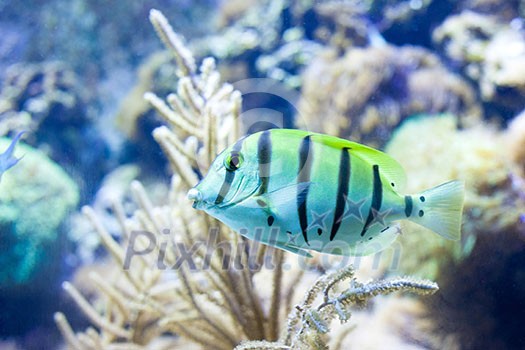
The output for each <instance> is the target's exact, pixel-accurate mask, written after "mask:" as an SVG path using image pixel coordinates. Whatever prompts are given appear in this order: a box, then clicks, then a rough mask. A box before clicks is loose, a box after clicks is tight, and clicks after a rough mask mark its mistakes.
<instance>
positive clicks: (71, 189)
mask: <svg viewBox="0 0 525 350" xmlns="http://www.w3.org/2000/svg"><path fill="white" fill-rule="evenodd" d="M10 142H11V140H9V139H7V138H1V139H0V150H3V149H6V148H7V147H8V146H9V144H10ZM16 148H17V149H16V151H15V155H16V157H23V158H22V159H21V160H20V161H19V162H18V164H16V165H15V166H14V167H13V168H11V169H9V171H7V172H6V173H4V174H3V175H2V180H1V182H0V238H1V239H0V246H1V253H0V286H12V285H17V284H24V283H26V282H28V281H30V280H31V279H32V278H33V277H34V276H35V274H36V272H37V271H38V269H39V266H40V265H41V264H43V263H45V262H46V260H47V258H48V257H49V256H50V255H52V254H53V253H54V252H53V247H52V244H53V242H54V241H55V240H56V238H57V237H58V227H59V225H60V223H61V222H62V220H63V219H64V217H65V216H66V214H67V213H68V211H69V210H70V209H72V208H74V207H75V206H76V204H77V203H78V200H79V194H78V187H77V185H76V184H75V183H74V182H73V180H71V178H70V177H69V176H68V175H67V174H66V173H65V172H64V170H62V168H60V166H58V165H57V164H55V163H54V162H53V161H51V160H50V159H49V158H48V157H47V156H46V155H45V154H43V153H42V152H40V151H38V150H36V149H33V148H31V147H29V146H27V145H23V144H19V145H17V146H16ZM44 265H45V264H44Z"/></svg>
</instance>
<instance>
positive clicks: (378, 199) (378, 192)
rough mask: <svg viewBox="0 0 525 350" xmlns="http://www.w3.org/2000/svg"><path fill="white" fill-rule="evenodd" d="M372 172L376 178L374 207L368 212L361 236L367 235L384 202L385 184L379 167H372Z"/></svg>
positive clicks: (373, 189) (373, 198) (373, 195)
mask: <svg viewBox="0 0 525 350" xmlns="http://www.w3.org/2000/svg"><path fill="white" fill-rule="evenodd" d="M372 172H373V177H374V183H373V188H372V205H371V206H370V210H369V211H368V217H367V218H366V222H365V224H364V226H363V230H361V236H364V235H365V233H366V230H368V227H370V224H371V223H372V221H373V220H374V210H375V211H376V212H378V211H379V209H380V208H381V203H382V201H383V184H382V183H381V176H380V175H379V166H378V165H377V164H374V165H373V166H372Z"/></svg>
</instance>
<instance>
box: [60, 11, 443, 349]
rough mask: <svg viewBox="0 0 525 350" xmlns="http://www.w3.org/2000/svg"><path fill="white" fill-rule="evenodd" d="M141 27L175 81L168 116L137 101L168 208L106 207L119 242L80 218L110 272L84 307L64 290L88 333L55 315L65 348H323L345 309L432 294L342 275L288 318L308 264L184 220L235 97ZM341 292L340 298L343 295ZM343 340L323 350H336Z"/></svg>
mask: <svg viewBox="0 0 525 350" xmlns="http://www.w3.org/2000/svg"><path fill="white" fill-rule="evenodd" d="M150 19H151V21H152V23H153V25H154V26H155V28H156V30H157V32H158V34H159V36H160V38H161V39H162V41H163V42H164V43H165V44H166V46H167V47H168V48H169V49H170V51H171V52H172V54H174V56H175V59H176V61H177V66H178V74H179V81H178V90H177V93H174V94H171V95H169V96H168V97H167V101H168V103H169V105H168V104H166V103H165V102H164V101H163V100H162V99H161V98H159V97H158V96H156V95H154V94H152V93H148V94H146V96H145V97H146V99H147V100H148V101H149V102H150V103H151V104H152V105H153V106H154V107H155V109H156V110H157V111H158V113H159V114H160V115H161V116H162V117H163V118H164V119H165V120H166V122H167V124H168V126H161V127H159V128H157V129H156V130H155V131H154V137H155V139H156V140H157V141H158V142H159V144H160V145H161V147H162V149H163V150H164V152H165V154H166V156H167V157H168V159H169V162H170V164H171V166H172V167H173V169H174V171H175V175H174V176H173V178H172V183H171V188H170V193H169V200H168V203H166V204H165V205H157V206H155V205H154V204H153V203H152V202H151V200H150V198H149V196H148V195H147V194H146V191H145V189H144V187H143V186H142V185H141V184H140V183H139V182H133V183H132V186H131V189H132V193H133V196H134V198H135V202H136V203H137V206H138V210H137V211H135V213H134V214H133V216H131V217H126V216H125V214H124V209H123V208H122V206H121V205H119V204H115V206H114V215H115V216H116V218H117V219H118V221H119V224H120V227H121V228H120V229H121V232H122V239H121V241H120V242H117V241H116V240H115V239H114V238H112V237H111V235H110V234H109V233H108V231H107V230H106V228H105V227H104V225H103V223H102V222H101V221H100V219H99V218H98V217H97V216H96V215H95V213H94V211H93V209H91V208H88V207H85V208H84V210H83V211H84V213H85V214H86V215H87V217H88V218H89V220H90V221H91V223H92V224H93V225H94V227H95V229H96V231H97V233H98V234H99V236H100V238H101V240H102V242H103V244H104V246H105V247H106V249H107V250H108V251H109V253H110V255H111V260H110V261H109V262H107V266H106V267H105V268H104V274H105V275H106V276H105V278H102V277H101V276H100V274H97V273H91V274H89V277H88V278H89V282H87V283H89V284H91V285H94V286H95V287H96V290H95V291H94V295H92V296H91V297H90V298H89V299H88V298H86V297H85V296H84V295H85V294H83V293H82V291H81V290H79V289H78V287H75V286H74V285H73V284H71V283H68V282H66V283H64V289H65V290H66V292H67V293H68V294H69V295H70V297H71V298H72V299H73V300H74V301H75V303H76V304H77V305H78V307H79V308H80V309H81V310H82V312H83V313H84V314H85V315H86V317H87V318H88V319H89V320H90V322H91V323H92V324H93V327H89V328H87V330H86V331H85V332H78V333H75V332H74V331H73V329H72V328H71V326H70V324H69V322H68V321H67V319H66V318H65V315H64V314H62V313H60V312H59V313H56V314H55V321H56V323H57V325H58V327H59V329H60V331H61V332H62V334H63V336H64V339H65V340H66V342H67V343H68V346H70V347H71V348H74V349H92V348H105V349H122V348H125V349H154V348H174V347H175V346H177V345H178V346H182V345H184V346H187V345H189V344H190V343H191V344H198V345H200V346H201V347H203V348H207V349H212V348H213V349H231V348H233V347H235V346H238V348H239V349H248V348H283V347H286V348H290V347H295V346H296V345H297V346H303V347H305V346H307V347H309V348H324V346H325V345H324V344H327V343H328V341H329V339H330V334H329V333H328V331H329V327H330V326H331V320H333V319H335V318H339V319H340V320H341V321H347V320H348V319H349V317H350V314H349V309H348V308H349V307H350V306H351V305H361V306H362V305H363V304H364V303H366V302H367V301H368V299H370V298H372V297H373V296H376V295H379V294H388V293H392V292H394V291H408V292H415V293H420V294H431V293H433V292H435V291H436V290H437V285H436V284H435V283H433V282H429V281H425V280H421V281H418V280H414V279H412V278H408V277H407V278H394V279H391V280H378V281H371V282H367V283H359V282H357V281H356V279H355V278H354V273H353V269H352V268H351V267H347V268H345V269H342V270H340V271H336V272H332V273H329V274H326V275H323V276H321V277H320V278H319V279H318V280H317V282H315V283H314V284H313V285H312V287H310V288H309V289H306V290H307V293H306V295H305V297H304V299H303V301H302V303H300V304H299V305H298V306H297V307H296V308H295V309H294V310H293V311H292V306H293V305H294V303H295V302H296V298H297V297H299V296H300V294H301V291H302V290H304V289H303V288H302V286H303V285H304V284H305V283H306V284H307V285H308V284H310V280H311V279H312V278H315V277H317V276H318V273H317V272H315V270H314V271H308V270H307V268H308V264H306V263H305V262H304V261H302V258H300V259H299V260H298V258H297V256H295V255H291V254H288V253H285V252H283V251H280V250H273V249H272V248H270V247H266V246H262V245H258V244H250V242H249V241H246V240H245V239H244V238H242V237H241V236H239V235H237V234H235V233H233V232H231V231H230V230H229V229H228V228H227V227H225V226H224V225H222V224H220V223H219V222H217V221H215V220H213V219H211V218H210V217H208V216H206V215H205V214H202V213H201V212H198V211H195V210H193V209H192V208H191V206H190V205H189V203H188V201H187V200H186V199H185V198H184V197H185V194H186V191H187V189H188V188H190V187H191V186H193V185H194V184H195V183H196V182H197V181H198V178H199V173H200V170H199V169H202V170H205V169H207V168H208V167H209V165H210V163H211V161H212V160H213V157H214V156H215V154H217V152H218V151H219V150H220V149H222V148H223V147H224V146H225V145H226V144H227V143H230V142H232V141H233V140H235V139H236V138H237V137H238V136H239V120H238V119H239V118H238V117H239V113H240V103H241V98H240V94H239V92H238V91H236V90H234V89H233V87H232V86H231V85H229V84H221V83H220V75H219V74H218V72H217V70H216V68H215V64H214V61H213V60H212V59H210V58H208V59H205V60H203V62H202V64H201V66H200V68H199V69H197V64H196V62H195V59H194V58H193V56H192V54H191V53H190V52H189V51H188V50H187V49H186V47H185V46H184V45H183V44H182V41H181V38H180V37H179V36H178V35H177V34H175V33H174V32H173V30H172V28H171V27H170V26H169V24H168V22H167V20H166V19H165V18H164V16H163V15H162V14H161V13H160V12H159V11H156V10H152V11H151V14H150ZM214 247H215V249H214ZM348 281H349V282H350V286H349V287H347V286H344V282H348ZM84 293H86V291H84ZM318 300H320V301H319V303H317V301H318ZM287 315H290V316H289V318H288V323H287V324H286V326H285V323H284V321H285V318H286V316H287ZM95 327H96V328H95ZM283 327H284V328H285V331H284V332H281V328H283ZM350 329H351V328H349V329H347V330H346V331H345V330H342V331H341V333H340V334H339V338H334V339H332V340H333V341H334V342H335V343H336V345H335V348H337V343H339V344H340V343H341V341H340V339H341V338H344V335H345V334H347V333H348V331H349V330H350ZM338 339H339V340H338ZM254 340H256V342H255V343H253V342H250V341H254ZM246 341H248V342H246Z"/></svg>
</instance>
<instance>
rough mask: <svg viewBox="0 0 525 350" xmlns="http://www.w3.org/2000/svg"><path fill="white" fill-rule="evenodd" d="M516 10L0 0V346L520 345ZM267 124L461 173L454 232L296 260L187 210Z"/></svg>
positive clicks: (489, 2)
mask: <svg viewBox="0 0 525 350" xmlns="http://www.w3.org/2000/svg"><path fill="white" fill-rule="evenodd" d="M152 9H156V10H152ZM524 14H525V2H524V1H518V0H511V1H509V0H506V1H505V0H499V1H498V0H460V1H447V0H439V1H438V0H411V1H389V0H382V1H374V0H368V1H367V0H362V1H358V0H346V1H341V0H338V1H309V0H259V1H253V0H231V1H226V0H224V1H218V0H198V1H189V0H173V1H168V0H165V1H161V0H157V1H154V0H146V1H100V0H91V1H88V0H70V1H64V0H51V1H23V2H22V1H13V0H0V136H2V137H1V138H0V152H4V151H5V150H6V149H7V148H8V147H9V145H10V143H11V140H12V139H13V138H14V137H15V136H16V135H17V134H18V133H19V132H20V131H24V130H25V131H27V132H26V133H25V134H24V135H23V137H22V140H21V141H20V142H18V144H17V145H16V151H15V155H16V157H17V158H21V160H20V161H19V162H18V163H17V164H16V165H14V166H13V167H12V168H10V169H7V170H6V171H5V172H4V173H3V174H2V175H1V178H0V349H66V348H67V349H131V350H134V349H173V348H181V349H200V348H202V349H233V348H237V349H286V348H292V349H325V348H330V349H414V350H415V349H481V348H486V349H525V334H524V332H523V322H524V320H525V300H524V296H525V112H524V111H525V22H524V18H523V16H524ZM269 128H300V129H305V130H310V131H315V132H321V133H325V134H330V135H334V136H339V137H342V138H346V139H349V140H352V141H357V142H361V143H364V144H366V145H369V146H372V147H375V148H378V149H381V150H384V151H385V152H386V153H388V154H389V155H391V156H392V157H393V158H395V159H396V160H398V161H399V162H400V163H401V164H402V165H403V167H404V169H405V170H406V173H407V177H408V183H407V191H406V192H407V193H417V192H419V191H420V190H422V189H426V188H429V187H432V186H435V185H437V184H440V183H442V182H445V181H448V180H451V179H460V180H464V181H465V183H466V196H465V208H464V213H463V229H462V238H461V241H459V242H455V241H445V240H443V239H442V238H440V237H438V236H437V235H435V234H432V233H429V232H426V230H425V229H423V228H422V227H419V226H417V225H413V224H410V223H403V224H402V227H401V229H402V232H403V233H402V234H401V235H400V237H399V238H398V240H397V241H396V242H395V244H394V245H393V246H392V247H390V248H389V249H387V250H385V251H384V252H382V253H378V254H376V255H374V256H371V257H365V258H350V259H349V258H345V257H334V256H326V255H321V254H314V258H313V259H303V258H301V259H300V258H299V257H297V256H295V255H293V254H291V253H288V252H283V251H280V250H276V249H273V248H270V247H265V246H261V245H254V243H253V242H250V241H248V240H246V239H244V238H242V237H241V236H239V235H237V234H235V233H232V232H231V231H230V230H229V229H228V228H227V227H226V226H224V225H223V224H220V223H219V222H218V221H215V220H214V219H212V218H211V217H208V216H206V214H204V213H201V212H197V211H195V210H193V209H192V207H191V202H190V201H189V200H187V199H186V193H187V190H188V189H189V188H191V187H193V186H194V185H195V184H196V183H197V182H198V181H199V179H200V178H201V177H202V175H203V174H205V173H206V172H207V170H208V167H209V165H210V163H211V162H212V161H213V159H214V157H215V156H216V155H217V154H218V153H219V152H220V151H221V150H222V149H224V148H225V147H226V146H227V145H230V144H232V143H233V142H235V140H236V139H237V138H239V137H241V136H242V135H245V134H249V133H253V132H256V131H260V130H265V129H269ZM214 247H219V248H217V249H216V250H213V248H214ZM437 286H439V290H437V288H438V287H437ZM399 291H400V292H401V293H399ZM394 292H398V293H394Z"/></svg>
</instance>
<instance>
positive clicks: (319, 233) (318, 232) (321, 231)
mask: <svg viewBox="0 0 525 350" xmlns="http://www.w3.org/2000/svg"><path fill="white" fill-rule="evenodd" d="M317 234H318V235H319V236H320V235H322V234H323V230H321V229H320V228H318V229H317Z"/></svg>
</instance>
